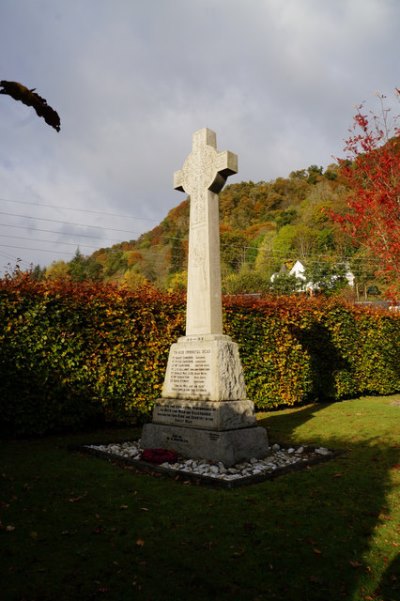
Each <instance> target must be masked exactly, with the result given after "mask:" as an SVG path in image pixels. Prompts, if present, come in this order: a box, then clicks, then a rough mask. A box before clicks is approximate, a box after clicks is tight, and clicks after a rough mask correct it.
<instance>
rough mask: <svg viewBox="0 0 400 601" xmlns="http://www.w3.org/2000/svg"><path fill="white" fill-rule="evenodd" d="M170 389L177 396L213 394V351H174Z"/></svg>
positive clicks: (199, 396) (186, 349)
mask: <svg viewBox="0 0 400 601" xmlns="http://www.w3.org/2000/svg"><path fill="white" fill-rule="evenodd" d="M170 369H171V371H170V387H171V390H172V392H173V393H174V394H175V395H176V396H177V397H181V396H182V395H185V394H189V395H198V398H201V397H202V396H207V395H209V394H210V393H211V350H210V349H188V348H185V349H177V348H175V349H173V351H172V356H171V366H170Z"/></svg>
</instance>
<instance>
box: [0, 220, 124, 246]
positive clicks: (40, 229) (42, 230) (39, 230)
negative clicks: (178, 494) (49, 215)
mask: <svg viewBox="0 0 400 601" xmlns="http://www.w3.org/2000/svg"><path fill="white" fill-rule="evenodd" d="M3 226H4V227H7V228H13V229H18V230H30V231H32V232H46V233H48V234H58V235H59V236H69V237H70V238H71V237H73V236H79V238H92V239H93V240H103V241H104V242H105V241H107V240H108V241H109V242H117V243H121V239H120V238H118V239H117V238H115V239H113V238H106V239H104V238H101V237H99V236H92V235H91V234H82V233H81V232H79V233H78V234H77V233H76V232H75V233H73V232H70V233H69V232H60V231H57V230H46V229H43V228H39V227H30V226H29V225H14V224H11V223H0V227H3ZM1 235H2V234H0V236H1Z"/></svg>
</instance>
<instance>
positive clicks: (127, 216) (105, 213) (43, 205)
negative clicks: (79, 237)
mask: <svg viewBox="0 0 400 601" xmlns="http://www.w3.org/2000/svg"><path fill="white" fill-rule="evenodd" d="M0 200H1V201H3V202H12V203H13V204H22V205H28V206H31V207H46V208H50V209H62V210H64V211H78V212H79V213H90V214H92V215H106V216H108V217H122V218H123V219H135V220H136V221H150V222H152V223H157V220H156V219H149V218H148V217H134V216H133V215H122V214H119V213H108V212H107V211H95V210H92V209H76V208H73V207H60V206H57V205H51V204H45V203H39V202H37V203H36V202H28V201H26V200H11V199H9V198H2V197H0Z"/></svg>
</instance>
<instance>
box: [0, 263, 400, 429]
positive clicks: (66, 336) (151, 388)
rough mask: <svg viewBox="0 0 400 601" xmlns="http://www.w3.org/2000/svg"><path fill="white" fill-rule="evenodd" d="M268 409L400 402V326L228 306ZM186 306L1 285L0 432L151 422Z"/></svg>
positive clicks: (351, 313)
mask: <svg viewBox="0 0 400 601" xmlns="http://www.w3.org/2000/svg"><path fill="white" fill-rule="evenodd" d="M224 307H225V310H224V318H225V332H226V333H227V334H229V335H230V336H231V337H232V338H233V340H235V341H236V342H238V344H239V346H240V354H241V359H242V363H243V368H244V372H245V379H246V384H247V390H248V397H249V398H250V399H252V400H253V401H254V402H255V403H256V406H257V407H258V408H272V407H278V406H284V405H294V404H296V403H301V402H304V401H318V400H340V399H343V398H350V397H354V396H358V395H361V394H367V393H368V394H390V393H395V392H399V391H400V364H399V361H398V357H399V350H400V348H399V347H400V317H399V316H398V315H392V314H390V313H389V312H386V311H374V310H372V309H365V308H358V307H354V306H352V305H347V304H344V303H341V302H338V301H334V300H324V299H308V298H307V299H306V298H303V297H280V298H269V299H265V300H256V301H254V300H250V301H249V300H246V299H244V298H242V299H240V298H237V299H229V298H228V299H225V303H224ZM184 309H185V301H184V298H183V297H182V296H177V295H167V294H161V293H159V292H156V291H154V290H150V289H144V290H141V291H137V292H129V291H127V290H123V289H117V288H115V287H112V286H105V285H103V284H88V283H80V284H77V283H72V282H68V281H67V282H63V283H60V282H56V283H54V282H50V281H49V282H37V281H35V280H33V279H31V278H30V277H29V276H28V275H26V274H22V275H18V276H17V277H14V278H8V279H7V278H6V279H3V280H0V377H1V390H0V425H1V429H2V430H3V431H6V432H10V433H23V434H32V433H44V432H48V431H54V430H57V429H63V428H71V427H81V426H82V425H85V424H87V423H90V422H93V420H113V421H116V420H117V421H121V420H128V421H129V419H131V418H133V417H137V416H138V415H141V414H148V413H149V412H150V410H151V408H152V405H153V403H154V400H155V399H156V398H157V397H158V396H159V394H160V389H161V386H162V382H163V378H164V373H165V368H166V362H167V358H168V351H169V347H170V345H171V344H172V343H173V342H175V341H176V339H177V338H178V337H179V336H182V335H183V334H184V312H185V311H184Z"/></svg>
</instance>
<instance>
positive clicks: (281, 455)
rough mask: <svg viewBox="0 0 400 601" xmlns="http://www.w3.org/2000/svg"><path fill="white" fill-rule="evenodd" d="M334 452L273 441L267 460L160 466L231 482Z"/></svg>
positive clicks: (131, 449) (111, 447) (111, 449)
mask: <svg viewBox="0 0 400 601" xmlns="http://www.w3.org/2000/svg"><path fill="white" fill-rule="evenodd" d="M86 448H89V449H93V450H96V451H100V452H102V453H104V454H109V455H117V456H120V457H122V458H124V459H135V460H139V459H140V458H141V454H142V449H141V447H140V440H138V441H133V442H124V443H120V444H115V443H114V444H108V445H87V447H86ZM331 454H332V451H331V450H329V449H326V448H325V447H319V448H316V449H314V450H307V449H305V448H304V447H302V446H301V447H298V448H296V449H295V448H293V447H291V448H290V449H282V447H281V446H280V445H278V444H274V445H273V446H272V447H269V448H266V450H265V455H266V456H265V459H256V458H255V457H252V458H251V459H250V461H248V462H241V463H237V464H236V465H234V466H232V467H228V468H227V467H225V465H224V464H223V463H222V462H221V461H219V462H215V463H212V462H210V461H205V460H201V459H182V460H181V461H177V462H176V463H162V464H161V467H163V468H167V469H169V470H173V471H176V472H183V473H185V474H187V473H191V474H198V475H199V476H207V477H209V478H218V479H220V480H226V481H231V480H237V479H239V478H248V477H250V476H261V475H263V474H270V473H272V472H274V471H276V470H277V469H279V468H284V467H288V466H290V465H294V464H296V463H299V462H301V463H303V462H307V461H309V460H310V459H313V458H316V457H318V456H319V457H321V456H329V455H331Z"/></svg>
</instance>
